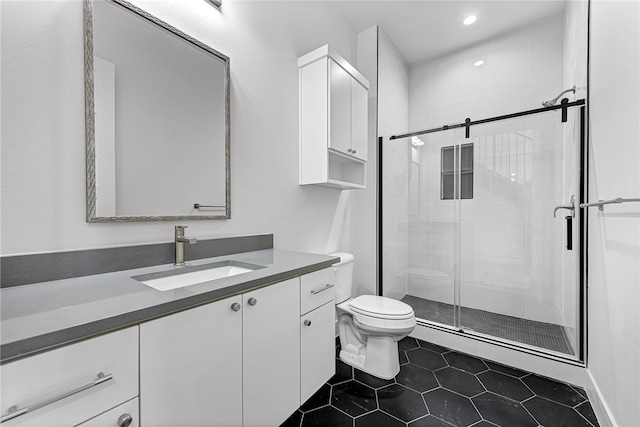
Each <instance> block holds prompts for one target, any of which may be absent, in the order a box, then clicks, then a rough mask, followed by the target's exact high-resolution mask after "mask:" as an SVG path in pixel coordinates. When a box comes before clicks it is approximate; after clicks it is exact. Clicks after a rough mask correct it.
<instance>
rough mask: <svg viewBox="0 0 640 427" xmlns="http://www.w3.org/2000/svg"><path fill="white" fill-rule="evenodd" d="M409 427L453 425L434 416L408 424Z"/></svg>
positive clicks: (443, 426) (448, 426) (449, 426)
mask: <svg viewBox="0 0 640 427" xmlns="http://www.w3.org/2000/svg"><path fill="white" fill-rule="evenodd" d="M408 426H409V427H451V424H449V423H446V422H444V421H442V420H441V419H440V418H436V417H434V416H433V415H427V416H426V417H424V418H420V419H419V420H415V421H414V422H412V423H409V424H408ZM474 427H475V426H474Z"/></svg>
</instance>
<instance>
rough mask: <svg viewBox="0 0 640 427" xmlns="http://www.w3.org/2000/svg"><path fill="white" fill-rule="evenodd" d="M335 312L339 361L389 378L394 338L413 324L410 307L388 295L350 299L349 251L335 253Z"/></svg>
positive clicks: (393, 370)
mask: <svg viewBox="0 0 640 427" xmlns="http://www.w3.org/2000/svg"><path fill="white" fill-rule="evenodd" d="M331 256H334V257H340V262H338V263H336V264H334V265H333V266H334V267H335V272H336V282H335V286H336V314H337V316H338V331H339V334H340V347H341V350H340V356H339V357H340V360H342V361H343V362H344V363H346V364H347V365H350V366H353V367H354V368H357V369H360V370H361V371H364V372H366V373H368V374H370V375H373V376H375V377H378V378H383V379H392V378H393V377H395V376H396V375H397V374H398V372H399V371H400V361H399V358H398V357H399V356H398V341H400V340H401V339H402V338H404V337H406V336H407V335H409V334H410V333H411V331H413V328H415V326H416V318H415V315H414V313H413V309H412V308H411V306H409V305H407V304H405V303H403V302H401V301H397V300H394V299H391V298H386V297H381V296H376V295H361V296H359V297H356V298H351V290H352V286H353V263H354V256H353V255H352V254H348V253H344V252H338V253H334V254H331Z"/></svg>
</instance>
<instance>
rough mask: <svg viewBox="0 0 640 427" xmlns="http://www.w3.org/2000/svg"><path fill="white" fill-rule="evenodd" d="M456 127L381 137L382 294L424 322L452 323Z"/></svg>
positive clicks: (454, 312)
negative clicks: (405, 136)
mask: <svg viewBox="0 0 640 427" xmlns="http://www.w3.org/2000/svg"><path fill="white" fill-rule="evenodd" d="M459 135H460V130H459V129H452V130H448V131H443V132H437V133H430V134H423V135H420V136H418V137H407V138H399V139H395V140H390V139H389V138H384V139H383V140H382V146H381V150H382V159H383V164H382V174H381V177H382V182H381V184H382V191H383V194H384V196H383V197H384V201H383V203H382V206H381V210H382V212H381V216H382V231H383V232H382V245H381V248H382V264H383V266H384V267H383V269H382V271H383V274H382V284H383V285H382V289H383V295H384V296H387V297H390V298H395V299H399V300H401V301H404V302H406V303H407V304H409V305H411V306H412V307H413V309H414V312H415V313H416V317H417V318H419V319H421V320H422V321H425V322H435V323H438V324H441V325H447V326H450V327H456V326H457V324H458V323H459V322H458V320H457V309H456V307H457V303H458V299H459V294H458V293H457V291H458V288H457V287H456V286H455V282H456V277H457V274H458V272H457V270H456V269H457V268H458V266H459V265H458V264H457V263H456V257H457V256H458V254H457V252H456V251H457V249H456V247H457V245H456V236H457V229H456V227H457V226H458V222H457V220H456V218H457V217H458V215H459V209H460V206H459V203H460V200H459V198H458V197H457V196H456V190H455V189H456V188H457V187H458V180H459V175H458V174H457V173H456V166H455V156H456V155H457V153H458V151H457V150H458V148H457V146H458V141H459Z"/></svg>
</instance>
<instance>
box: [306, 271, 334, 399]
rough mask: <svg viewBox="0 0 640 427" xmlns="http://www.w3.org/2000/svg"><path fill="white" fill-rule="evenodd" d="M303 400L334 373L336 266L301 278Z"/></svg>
mask: <svg viewBox="0 0 640 427" xmlns="http://www.w3.org/2000/svg"><path fill="white" fill-rule="evenodd" d="M300 280H301V281H300V365H301V366H300V402H301V403H304V402H305V401H306V400H307V399H309V398H310V397H311V396H312V395H313V394H314V393H315V392H316V391H317V390H318V389H319V388H320V387H322V385H323V384H324V383H325V382H326V381H327V380H328V379H329V378H331V377H332V376H333V375H334V374H335V368H336V362H335V351H336V344H335V325H334V321H335V316H336V314H335V313H336V306H335V287H334V284H335V270H334V268H333V267H331V268H326V269H324V270H320V271H316V272H313V273H310V274H307V275H304V276H302V277H301V278H300Z"/></svg>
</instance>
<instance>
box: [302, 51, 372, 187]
mask: <svg viewBox="0 0 640 427" xmlns="http://www.w3.org/2000/svg"><path fill="white" fill-rule="evenodd" d="M298 77H299V109H300V110H299V116H300V135H299V137H300V185H306V184H318V185H324V186H330V187H336V188H343V189H348V188H364V187H365V164H366V160H367V104H368V89H369V82H368V81H367V79H366V78H364V76H362V74H360V73H359V72H358V71H357V70H356V69H355V68H354V67H353V66H351V64H349V63H348V62H347V61H346V60H345V59H344V58H342V57H341V56H340V55H338V54H337V53H335V52H333V51H331V50H330V49H329V46H328V45H325V46H323V47H321V48H319V49H316V50H314V51H313V52H311V53H308V54H306V55H304V56H302V57H300V58H298Z"/></svg>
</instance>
